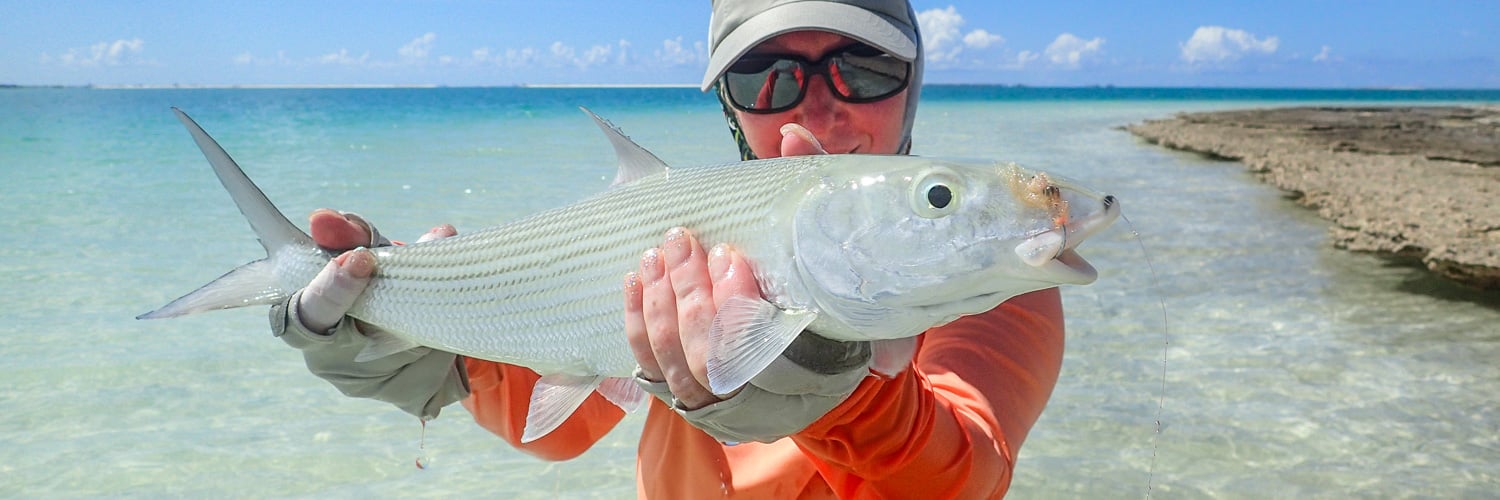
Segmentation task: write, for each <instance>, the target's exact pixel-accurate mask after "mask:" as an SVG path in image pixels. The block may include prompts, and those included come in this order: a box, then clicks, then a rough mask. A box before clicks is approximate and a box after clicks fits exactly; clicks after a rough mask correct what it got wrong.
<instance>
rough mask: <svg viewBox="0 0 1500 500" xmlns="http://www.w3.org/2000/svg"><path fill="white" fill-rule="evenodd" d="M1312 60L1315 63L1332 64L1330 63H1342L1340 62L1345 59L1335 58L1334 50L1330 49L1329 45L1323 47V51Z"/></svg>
mask: <svg viewBox="0 0 1500 500" xmlns="http://www.w3.org/2000/svg"><path fill="white" fill-rule="evenodd" d="M1312 60H1313V62H1330V61H1340V60H1343V58H1341V57H1337V56H1334V55H1333V48H1331V47H1329V46H1327V45H1324V46H1323V50H1320V51H1318V55H1315V56H1313V58H1312Z"/></svg>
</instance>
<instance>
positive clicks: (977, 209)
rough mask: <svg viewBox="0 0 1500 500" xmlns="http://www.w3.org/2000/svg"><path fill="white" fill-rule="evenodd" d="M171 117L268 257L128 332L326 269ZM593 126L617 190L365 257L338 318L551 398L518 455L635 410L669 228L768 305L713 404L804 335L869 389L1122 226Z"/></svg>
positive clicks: (1106, 218) (720, 363) (752, 315)
mask: <svg viewBox="0 0 1500 500" xmlns="http://www.w3.org/2000/svg"><path fill="white" fill-rule="evenodd" d="M174 112H175V113H176V114H177V117H178V119H179V120H181V121H182V123H183V124H184V125H185V126H186V127H187V129H188V131H189V132H190V133H191V135H192V137H193V139H194V141H195V142H196V143H197V145H198V147H199V148H200V149H201V150H202V151H203V154H204V156H205V157H206V158H208V161H209V163H210V164H211V165H212V166H213V169H214V173H215V174H216V175H217V176H218V178H219V181H220V183H222V184H223V185H224V187H225V189H227V190H228V191H229V194H230V196H231V198H233V199H234V202H235V204H236V205H237V206H238V207H239V209H240V212H241V213H242V214H244V216H245V218H246V219H248V220H249V222H250V226H251V228H252V229H253V230H254V231H255V234H256V236H257V237H259V240H260V242H261V245H262V246H264V247H265V250H266V254H267V257H266V258H265V259H262V260H257V261H254V262H251V263H249V264H245V265H243V266H241V267H239V268H236V269H234V270H233V271H230V272H229V273H227V274H225V275H223V276H222V277H220V278H218V279H216V280H214V281H212V282H210V283H209V284H207V285H204V286H203V287H202V288H199V289H198V290H197V291H194V292H192V293H189V294H187V295H185V296H183V297H181V298H179V299H177V300H174V301H172V302H171V303H169V304H167V305H166V306H163V307H161V308H160V309H157V310H155V311H151V312H149V313H146V314H143V315H141V316H138V318H141V319H154V318H167V317H173V316H180V315H185V314H193V313H198V312H203V311H208V310H214V309H227V308H236V307H244V306H250V305H258V304H273V303H276V302H278V301H282V300H286V297H287V296H289V295H290V294H291V293H293V292H295V291H296V290H298V289H300V288H302V287H303V286H305V285H306V284H307V283H308V282H309V281H311V280H312V278H313V277H314V276H315V275H317V273H318V271H319V270H321V269H322V268H323V266H324V265H325V264H326V263H327V261H328V260H329V259H330V258H332V257H333V255H331V254H330V253H329V252H327V251H325V250H322V249H320V248H318V247H317V245H316V244H314V243H313V240H312V238H311V237H309V236H308V235H307V234H306V233H304V232H303V231H302V230H301V229H299V228H297V227H296V226H295V225H293V224H292V223H291V222H290V221H288V220H287V218H286V217H285V216H284V215H282V214H281V212H280V211H278V210H277V209H276V207H275V206H274V205H272V204H271V202H270V200H269V199H267V198H266V196H265V195H264V194H263V193H262V192H261V191H260V189H259V188H258V187H256V185H255V184H254V183H253V182H251V180H250V179H249V177H247V176H246V175H245V173H244V171H243V170H242V169H241V168H240V167H239V165H238V164H236V163H235V161H234V160H233V159H232V158H230V156H229V154H228V153H227V152H225V151H224V149H223V148H222V147H220V146H219V144H218V143H217V142H215V141H214V139H213V138H212V137H210V136H209V135H208V134H207V133H206V132H204V130H203V129H202V128H201V127H199V126H198V124H197V123H195V122H194V121H193V120H192V119H191V118H189V117H188V116H187V114H185V113H183V112H182V111H181V110H176V109H175V108H174ZM585 112H587V110H585ZM588 114H589V116H591V117H593V118H594V120H595V122H596V123H597V124H598V125H599V127H600V128H601V129H602V130H603V131H604V133H605V135H606V136H607V137H608V138H609V140H610V143H611V144H612V145H613V146H614V149H615V152H616V154H617V156H618V157H619V169H618V172H617V174H616V177H615V182H614V184H613V185H612V186H611V188H610V189H609V190H607V191H605V192H604V193H601V194H598V195H596V196H594V197H591V198H588V199H585V200H583V201H580V202H577V203H574V204H571V205H567V206H564V207H560V208H556V209H552V210H548V211H544V212H541V213H537V214H535V215H532V216H529V217H525V218H522V219H520V220H516V221H513V222H509V223H505V224H501V225H498V226H494V227H489V228H485V229H481V230H478V231H474V232H470V233H467V234H464V235H460V236H455V237H451V238H444V239H440V240H434V241H429V242H423V243H416V244H411V245H406V246H398V247H382V248H375V249H372V251H373V252H374V253H375V256H376V262H377V269H376V271H375V274H374V277H373V278H372V280H371V281H370V284H369V286H368V287H367V288H366V289H365V291H364V293H363V294H362V295H361V296H360V297H359V298H358V299H357V300H356V302H355V303H354V305H353V307H352V308H351V309H350V310H349V313H348V314H349V315H350V316H352V317H354V318H358V319H360V320H362V321H364V322H366V323H368V324H371V325H373V326H376V327H378V330H379V331H380V333H372V334H371V339H370V340H371V341H370V343H369V347H368V348H366V349H365V351H364V352H362V353H361V354H360V356H359V358H358V360H359V361H367V360H370V359H378V358H380V357H383V356H385V355H389V354H391V353H395V352H400V351H402V350H406V349H411V348H414V347H419V346H420V347H427V348H432V349H439V350H443V351H448V352H453V353H457V354H460V355H463V356H469V357H474V358H480V359H487V360H493V361H498V362H503V363H509V364H515V365H520V366H525V367H528V368H531V369H533V370H535V371H536V372H537V373H539V374H541V375H542V378H541V380H540V381H539V382H537V385H536V387H535V388H534V389H533V393H532V398H531V403H530V407H529V412H528V415H527V423H526V428H525V431H524V432H523V438H522V440H523V441H531V440H534V439H536V438H538V437H541V436H543V435H546V434H547V433H549V432H551V431H552V430H553V429H555V428H556V427H557V426H558V425H560V424H561V423H562V422H563V421H564V420H565V419H566V418H567V416H568V415H570V414H571V413H572V412H573V411H574V410H575V409H576V408H577V407H578V405H579V404H581V403H582V402H583V400H584V399H585V398H587V396H588V395H589V394H590V393H592V392H594V391H598V392H600V393H601V394H603V395H604V396H605V397H606V398H608V399H609V400H610V401H612V402H614V403H615V404H617V405H620V406H621V407H622V408H625V409H627V410H632V409H635V408H638V407H639V406H640V405H641V404H642V402H643V401H644V400H645V397H646V396H645V394H644V392H642V391H641V390H640V389H639V388H638V387H637V386H636V385H635V384H634V383H632V382H631V381H630V380H629V378H630V376H631V374H632V371H633V370H634V368H635V366H636V363H635V360H634V357H633V356H632V354H631V350H630V348H629V346H628V344H627V342H626V339H625V335H624V315H623V301H622V299H621V295H620V293H621V292H620V277H621V276H623V275H624V273H625V272H626V271H629V270H632V269H635V267H636V265H637V262H638V259H639V257H640V251H641V250H643V249H645V248H649V247H651V246H654V245H656V244H658V243H659V242H660V239H661V234H662V231H663V230H664V229H665V228H669V227H674V226H682V227H687V228H690V229H692V230H693V231H694V234H695V235H696V236H697V237H698V239H699V240H700V241H701V242H702V243H703V244H704V245H705V246H709V245H713V244H716V243H729V244H732V245H734V246H735V248H736V249H738V250H739V251H740V252H741V253H743V254H744V255H745V257H746V258H747V260H749V261H750V262H752V268H753V273H754V275H755V277H756V280H757V282H758V283H759V285H760V292H761V296H760V297H734V298H731V299H729V300H728V302H727V303H726V304H725V305H724V306H723V307H722V308H721V309H720V310H719V311H718V314H717V316H716V317H715V319H714V322H713V327H712V330H711V331H710V333H709V345H710V348H709V349H710V352H709V361H708V377H709V381H710V389H711V390H713V391H714V392H715V393H719V394H724V393H728V392H730V391H732V390H733V389H735V388H737V387H739V386H741V385H743V384H744V383H746V382H747V381H748V380H750V379H751V378H752V377H753V376H755V375H756V374H757V373H759V372H760V371H761V370H762V369H764V368H765V367H766V366H767V365H769V364H770V363H771V361H772V360H774V359H775V357H776V356H777V355H779V354H780V353H781V352H782V350H784V349H785V348H786V346H787V345H788V344H789V343H790V342H791V341H792V339H793V338H795V337H796V336H797V335H798V334H800V333H801V332H803V331H804V330H806V331H810V332H813V333H816V334H818V335H821V336H824V337H827V338H830V339H835V340H843V341H871V342H872V344H871V345H872V351H873V353H874V356H873V357H872V362H871V364H872V366H871V369H873V370H875V371H877V372H882V373H886V374H894V373H898V372H899V371H900V370H902V369H904V367H905V366H906V365H907V363H908V362H909V361H910V358H911V355H912V351H913V349H914V347H915V340H914V338H915V336H916V335H918V334H920V333H921V332H922V331H924V330H926V329H928V328H931V327H933V326H937V325H941V324H944V323H947V322H949V321H952V320H954V319H956V318H958V317H960V316H963V315H968V314H976V313H980V312H984V311H988V310H990V309H992V308H994V307H995V306H997V305H999V304H1000V303H1001V302H1003V301H1005V300H1006V299H1008V298H1010V297H1013V296H1015V295H1019V294H1022V293H1026V292H1030V291H1034V290H1039V289H1043V288H1049V287H1053V286H1057V285H1062V284H1088V283H1091V282H1093V281H1094V280H1095V279H1096V278H1097V272H1096V271H1095V270H1094V268H1093V267H1092V266H1091V265H1090V264H1089V263H1088V262H1087V261H1085V260H1084V259H1083V258H1082V257H1081V256H1079V255H1078V254H1077V253H1076V252H1075V251H1074V248H1075V247H1077V246H1078V244H1079V243H1081V242H1082V241H1083V240H1084V239H1085V238H1087V237H1089V236H1090V235H1092V234H1095V233H1096V232H1098V231H1099V230H1101V229H1103V228H1104V227H1106V226H1108V225H1109V224H1110V223H1111V222H1113V221H1114V220H1115V219H1116V218H1117V217H1118V216H1119V214H1120V204H1119V202H1118V201H1117V200H1115V198H1114V197H1113V196H1107V195H1102V194H1099V193H1096V192H1094V191H1091V190H1088V189H1086V188H1084V187H1081V186H1079V185H1077V184H1075V183H1072V182H1068V181H1065V180H1063V179H1062V178H1061V177H1059V176H1057V175H1054V174H1045V175H1044V174H1041V173H1038V172H1033V171H1030V170H1027V169H1024V168H1022V167H1019V166H1017V165H1015V164H1012V163H1001V162H983V161H953V160H939V159H930V158H922V157H915V156H877V155H824V156H802V157H788V158H775V159H766V160H755V161H744V162H734V163H728V164H722V165H714V166H704V167H689V168H669V167H668V166H667V165H666V164H665V163H664V162H662V161H661V160H660V159H659V158H657V157H656V156H655V155H653V154H651V153H650V152H649V151H647V150H645V149H644V148H642V147H640V146H639V145H637V144H635V143H634V142H632V141H631V140H630V139H629V138H627V137H626V136H625V135H624V134H622V133H621V132H620V131H619V130H618V129H616V128H614V127H613V126H611V125H609V124H608V123H607V122H605V121H603V120H602V119H600V118H599V117H597V116H595V115H593V113H588ZM995 334H996V335H1004V334H1005V332H995Z"/></svg>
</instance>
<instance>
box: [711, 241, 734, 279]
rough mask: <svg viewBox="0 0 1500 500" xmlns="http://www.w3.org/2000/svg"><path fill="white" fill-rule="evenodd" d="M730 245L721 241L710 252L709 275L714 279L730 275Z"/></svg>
mask: <svg viewBox="0 0 1500 500" xmlns="http://www.w3.org/2000/svg"><path fill="white" fill-rule="evenodd" d="M729 262H730V258H729V245H727V244H724V243H720V244H717V245H714V249H713V250H710V251H709V252H708V277H709V278H710V279H712V280H714V281H719V280H722V279H724V277H725V276H728V275H729Z"/></svg>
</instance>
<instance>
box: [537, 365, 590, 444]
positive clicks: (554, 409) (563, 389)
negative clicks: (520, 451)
mask: <svg viewBox="0 0 1500 500" xmlns="http://www.w3.org/2000/svg"><path fill="white" fill-rule="evenodd" d="M604 378H605V377H604V376H602V375H563V374H557V373H554V374H552V375H546V376H543V377H542V378H541V380H538V381H536V386H535V387H533V388H532V389H531V406H530V407H529V408H527V409H526V428H525V429H524V430H522V431H521V442H522V443H530V442H532V441H536V440H537V439H539V438H541V437H542V436H546V435H547V434H550V433H551V432H552V431H554V430H557V428H558V426H561V425H562V423H563V421H565V420H567V419H568V416H569V415H572V414H573V412H574V411H575V410H577V409H578V407H579V406H580V405H582V404H583V400H585V399H588V397H589V394H591V393H593V392H594V389H597V388H599V384H600V382H603V381H604Z"/></svg>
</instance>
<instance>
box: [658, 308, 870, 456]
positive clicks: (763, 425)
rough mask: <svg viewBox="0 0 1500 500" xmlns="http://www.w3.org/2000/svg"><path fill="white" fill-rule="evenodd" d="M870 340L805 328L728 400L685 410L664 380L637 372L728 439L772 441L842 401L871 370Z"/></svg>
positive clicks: (702, 425) (690, 417)
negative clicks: (836, 336)
mask: <svg viewBox="0 0 1500 500" xmlns="http://www.w3.org/2000/svg"><path fill="white" fill-rule="evenodd" d="M870 358H871V351H870V343H869V342H839V341H836V340H829V339H826V338H823V337H820V336H818V335H817V334H814V333H811V332H802V335H799V336H798V337H797V339H796V340H793V341H792V344H791V345H790V346H788V347H787V348H786V350H785V351H783V352H782V353H781V356H779V357H777V358H776V360H775V361H772V362H771V365H770V366H767V367H766V369H765V370H762V371H761V372H760V374H758V375H756V376H755V378H752V379H750V383H749V384H746V385H745V386H744V387H743V388H741V389H740V391H739V392H738V393H736V394H735V395H734V396H732V397H730V398H729V399H726V400H723V401H720V402H717V403H714V404H711V405H708V406H705V407H702V408H698V409H696V410H687V409H683V407H682V405H681V404H679V402H678V401H677V399H676V398H675V397H674V396H672V393H671V391H670V390H669V389H668V388H667V383H666V382H653V381H650V380H647V379H645V378H643V377H642V376H641V374H640V371H639V370H637V371H636V376H635V381H636V383H637V384H639V385H640V386H641V387H642V388H643V389H645V390H646V392H648V393H650V394H651V395H653V396H656V397H657V398H658V399H661V400H662V401H663V402H665V403H667V405H668V406H670V407H671V408H672V409H674V410H676V411H677V413H678V414H679V415H681V416H682V418H683V419H685V420H687V421H688V423H690V424H693V426H694V427H697V428H699V429H701V430H703V431H704V432H706V433H708V435H710V436H713V437H714V439H718V440H719V441H722V442H725V443H744V442H749V441H758V442H762V443H770V442H773V441H776V440H778V439H781V438H784V437H787V436H790V435H792V434H796V433H797V432H799V431H801V430H802V429H805V428H807V426H808V425H811V424H812V423H813V422H814V421H817V420H818V419H819V418H822V417H823V415H825V414H827V413H828V412H829V410H832V409H833V408H834V407H836V406H838V405H839V403H843V402H844V399H846V398H848V397H849V394H851V393H853V392H854V389H855V388H857V387H859V383H860V381H861V380H864V378H865V377H866V376H867V375H869V369H868V367H869V364H870Z"/></svg>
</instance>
